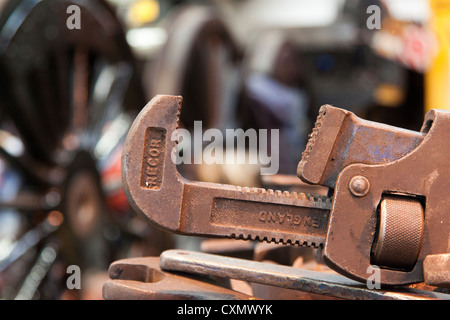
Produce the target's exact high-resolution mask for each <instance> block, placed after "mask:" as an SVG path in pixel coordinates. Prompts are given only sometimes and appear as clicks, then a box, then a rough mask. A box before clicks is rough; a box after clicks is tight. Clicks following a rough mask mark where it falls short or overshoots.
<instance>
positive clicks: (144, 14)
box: [128, 0, 159, 25]
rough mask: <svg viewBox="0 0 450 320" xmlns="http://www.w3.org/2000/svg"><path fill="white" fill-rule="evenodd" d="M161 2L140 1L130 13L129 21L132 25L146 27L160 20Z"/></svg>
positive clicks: (155, 0)
mask: <svg viewBox="0 0 450 320" xmlns="http://www.w3.org/2000/svg"><path fill="white" fill-rule="evenodd" d="M158 17H159V2H158V1H157V0H138V1H136V2H135V3H133V4H132V5H131V7H130V9H129V11H128V20H129V21H130V23H131V24H132V25H144V24H146V23H150V22H153V21H155V20H156V19H158Z"/></svg>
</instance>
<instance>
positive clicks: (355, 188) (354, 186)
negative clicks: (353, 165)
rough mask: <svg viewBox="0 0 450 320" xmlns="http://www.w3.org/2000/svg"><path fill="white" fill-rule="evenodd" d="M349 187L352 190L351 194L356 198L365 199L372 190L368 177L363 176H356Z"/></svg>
mask: <svg viewBox="0 0 450 320" xmlns="http://www.w3.org/2000/svg"><path fill="white" fill-rule="evenodd" d="M348 187H349V189H350V192H351V193H352V194H353V195H354V196H356V197H364V196H365V195H366V194H368V193H369V190H370V182H369V180H368V179H367V178H366V177H363V176H354V177H353V178H352V179H351V180H350V182H349V184H348Z"/></svg>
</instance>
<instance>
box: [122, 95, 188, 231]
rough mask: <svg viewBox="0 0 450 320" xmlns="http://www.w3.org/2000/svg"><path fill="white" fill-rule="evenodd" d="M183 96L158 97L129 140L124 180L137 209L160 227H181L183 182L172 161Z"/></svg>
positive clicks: (128, 195)
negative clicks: (174, 133)
mask: <svg viewBox="0 0 450 320" xmlns="http://www.w3.org/2000/svg"><path fill="white" fill-rule="evenodd" d="M181 102H182V98H181V97H180V96H166V95H164V96H161V95H160V96H156V97H154V98H153V99H152V100H151V101H150V102H149V103H148V104H147V105H146V106H145V107H144V108H143V109H142V111H141V112H140V113H139V115H138V116H137V118H136V120H135V121H134V122H133V125H132V126H131V128H130V130H129V132H128V135H127V138H126V140H125V144H124V149H123V154H122V181H123V185H124V189H125V193H126V195H127V198H128V200H129V202H130V204H131V206H132V207H133V209H134V210H135V211H136V212H138V213H140V214H142V215H143V216H144V217H145V218H147V219H148V220H149V221H150V222H152V223H156V224H157V225H158V226H159V227H161V228H163V229H166V230H169V231H172V232H178V231H179V229H180V217H181V209H182V208H181V202H182V194H183V182H182V180H181V179H180V177H179V175H178V172H177V170H176V164H175V162H174V161H172V153H173V152H174V151H175V147H176V141H172V139H171V138H172V133H173V132H174V131H175V130H176V129H177V126H178V121H179V112H180V109H181Z"/></svg>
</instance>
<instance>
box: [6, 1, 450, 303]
mask: <svg viewBox="0 0 450 320" xmlns="http://www.w3.org/2000/svg"><path fill="white" fill-rule="evenodd" d="M73 4H74V5H77V6H79V7H80V9H81V29H79V30H77V29H69V28H68V27H67V25H66V21H67V19H68V17H69V16H70V13H68V12H67V8H68V6H70V5H73ZM371 6H376V8H379V12H378V11H376V10H375V11H370V10H368V8H370V7H371ZM372 8H373V7H372ZM448 12H449V6H448V4H447V2H446V1H444V0H430V1H427V0H385V1H377V0H364V1H358V0H317V1H305V0H276V1H275V0H259V1H256V0H242V1H238V0H213V1H201V0H198V1H195V0H191V1H182V0H159V1H158V0H109V1H106V0H90V1H83V0H73V1H68V0H3V1H0V298H3V299H13V298H18V299H39V298H41V299H72V298H81V299H88V298H94V299H95V298H101V287H102V284H103V280H104V279H105V278H106V277H107V275H106V269H107V267H108V266H109V264H110V263H111V262H112V261H114V260H117V259H120V258H125V257H132V256H147V255H159V253H160V252H162V251H163V250H165V249H168V248H173V247H177V248H188V249H192V248H195V249H198V250H201V251H205V252H214V253H220V254H224V255H232V256H246V257H252V256H254V254H253V252H255V251H254V250H255V245H254V244H252V243H248V242H246V243H245V244H243V245H234V244H231V242H220V241H218V242H214V241H211V240H210V241H203V240H202V239H190V238H189V239H187V238H185V237H177V236H175V237H174V236H171V235H167V234H166V233H164V232H162V231H159V230H157V229H154V228H153V227H151V226H149V225H147V224H146V223H145V222H144V221H142V220H141V219H140V218H139V217H136V216H135V215H134V214H133V212H132V211H131V209H130V207H129V205H128V202H127V199H126V197H125V195H124V193H123V191H122V188H121V176H120V158H121V150H122V143H123V140H124V138H125V135H126V133H127V131H128V128H129V126H130V125H131V122H132V120H133V119H134V118H135V116H136V115H137V113H138V112H139V111H140V109H141V108H142V107H143V106H144V105H145V104H146V102H147V101H149V100H150V99H151V98H152V97H153V96H154V95H155V94H177V95H182V96H183V99H184V100H183V113H182V114H181V125H182V126H183V127H185V128H187V129H192V127H193V123H194V121H196V120H201V121H202V123H203V129H204V130H206V129H208V128H218V129H220V130H225V129H227V128H243V129H246V128H254V129H275V128H277V129H280V155H281V158H280V170H279V174H278V175H274V176H264V177H261V176H259V167H258V165H256V166H249V165H240V166H238V165H236V166H229V165H223V166H222V165H214V166H213V165H208V166H207V165H185V166H183V167H181V166H180V168H179V169H180V171H182V172H183V174H184V175H187V176H188V177H189V176H191V177H195V178H196V179H197V180H204V181H213V182H222V183H231V184H238V185H247V186H264V187H276V188H277V189H282V190H283V189H291V190H292V189H295V188H297V187H298V186H299V185H301V187H302V188H305V187H306V186H305V185H303V184H301V183H300V182H299V180H298V179H297V178H296V177H294V176H293V175H295V168H296V165H297V163H298V161H299V160H300V158H301V152H302V151H303V149H304V146H305V143H306V140H307V134H308V133H309V132H310V131H311V128H312V126H313V121H314V120H315V117H316V114H317V110H318V108H319V107H320V106H321V105H322V104H327V103H328V104H332V105H335V106H337V107H342V108H346V109H349V110H350V111H352V112H354V113H356V114H357V115H359V116H361V117H364V118H366V119H370V120H375V121H379V122H384V123H389V124H393V125H396V126H399V127H405V128H410V129H414V130H418V129H419V127H420V126H421V124H422V119H423V115H424V113H425V111H427V110H429V109H431V108H448V107H450V96H449V92H450V91H449V90H448V88H449V82H450V78H449V77H450V76H449V72H448V71H449V45H448V40H449V32H448V27H447V25H448V23H449V22H448V21H449V15H448ZM378 13H379V16H374V14H375V15H376V14H378ZM378 18H379V22H380V25H379V26H378V27H376V28H371V27H369V24H368V20H369V19H378ZM371 21H372V22H373V21H375V22H377V20H371ZM249 152H250V151H249ZM323 192H324V191H323V190H319V189H314V188H311V193H319V194H320V193H323ZM234 243H235V244H236V242H234ZM297 249H298V250H297ZM256 250H258V247H256ZM289 250H294V251H295V253H293V254H292V255H293V256H295V257H297V256H298V255H302V256H304V257H305V259H306V257H307V259H312V258H311V257H314V256H315V253H314V252H311V251H310V250H305V249H304V248H290V249H289ZM255 254H256V253H255ZM283 259H284V258H283ZM283 259H278V260H277V259H275V260H276V261H277V262H279V263H285V262H283V261H282V260H283ZM288 263H289V264H291V263H292V261H289V262H288ZM72 264H75V265H78V266H80V268H81V270H83V273H82V274H83V277H84V280H83V283H84V285H83V288H82V290H80V291H77V290H67V287H66V283H65V281H66V278H67V274H66V268H67V266H69V265H72Z"/></svg>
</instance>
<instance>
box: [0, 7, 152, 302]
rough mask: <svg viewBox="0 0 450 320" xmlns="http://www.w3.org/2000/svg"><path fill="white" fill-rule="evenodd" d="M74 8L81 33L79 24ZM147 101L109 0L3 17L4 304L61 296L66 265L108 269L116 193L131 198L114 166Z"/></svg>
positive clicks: (0, 239)
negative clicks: (74, 24) (73, 20)
mask: <svg viewBox="0 0 450 320" xmlns="http://www.w3.org/2000/svg"><path fill="white" fill-rule="evenodd" d="M71 5H76V6H77V8H80V15H79V18H80V22H81V23H80V26H81V29H71V28H68V26H67V20H68V19H69V17H71V15H72V14H73V12H74V11H70V10H69V11H68V10H67V9H68V7H69V6H71ZM145 102H146V101H145V95H144V93H143V90H142V87H141V82H140V76H139V74H138V72H137V67H136V65H135V61H134V58H133V55H132V53H131V51H130V48H129V47H128V45H127V43H126V40H125V37H124V33H123V30H122V26H121V24H120V23H119V21H118V20H117V19H116V17H115V14H114V11H113V10H112V9H111V8H110V7H109V6H108V5H107V4H106V2H105V1H102V0H90V1H82V0H78V1H77V0H75V1H66V0H22V1H20V0H10V1H8V2H7V3H6V4H5V5H4V6H3V7H2V8H1V12H0V111H1V112H0V155H1V159H0V206H1V208H0V298H6V299H11V298H23V299H26V298H29V299H31V298H46V299H53V298H59V294H60V293H61V291H62V290H64V285H65V283H62V284H61V285H60V286H59V285H58V281H60V282H61V281H62V282H64V281H63V280H64V279H63V278H62V276H61V274H62V273H61V270H63V271H64V272H65V268H64V267H65V266H67V265H71V264H75V265H78V266H79V267H80V268H81V270H88V269H105V268H107V266H108V264H109V263H110V262H111V260H110V259H111V249H112V248H111V246H112V242H111V240H114V239H113V238H114V237H111V236H110V237H105V228H107V226H108V225H109V224H111V223H112V222H111V217H110V215H109V214H108V213H110V212H111V208H110V207H108V203H107V202H108V201H107V200H108V194H107V193H108V192H109V193H111V192H112V191H111V190H119V189H120V185H118V184H117V181H119V180H120V171H118V170H114V168H117V164H118V163H120V154H121V145H122V142H123V140H124V138H125V135H126V133H127V131H128V128H129V126H130V125H131V122H132V120H133V119H134V117H135V116H136V114H137V112H138V111H139V109H140V108H142V106H144V105H145ZM111 172H112V174H111ZM106 173H108V174H107V176H108V182H107V183H109V185H107V186H106V188H105V181H104V177H105V175H106ZM114 183H115V186H113V187H111V184H114ZM119 202H120V201H119ZM115 206H116V209H117V210H120V209H121V208H117V201H115ZM112 210H114V209H112ZM30 232H31V233H30ZM110 234H111V232H110ZM27 235H28V238H27ZM114 249H116V250H117V248H114ZM58 270H59V271H58ZM64 272H63V273H64ZM64 276H65V274H64ZM27 279H32V280H29V281H28V282H27ZM33 279H34V280H33Z"/></svg>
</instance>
